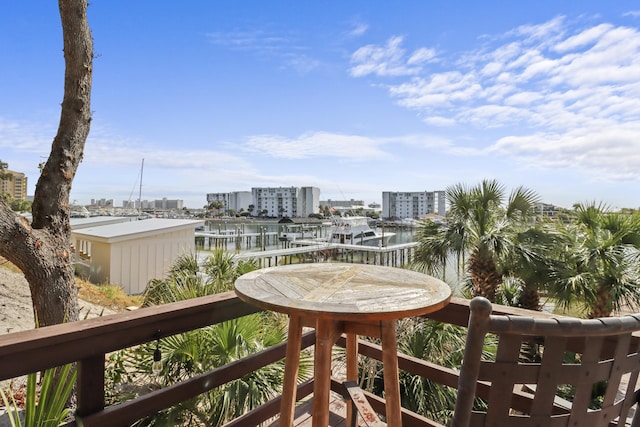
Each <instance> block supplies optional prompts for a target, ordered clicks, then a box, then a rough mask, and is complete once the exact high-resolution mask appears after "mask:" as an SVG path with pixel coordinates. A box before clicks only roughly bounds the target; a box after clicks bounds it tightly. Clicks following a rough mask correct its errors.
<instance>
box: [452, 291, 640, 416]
mask: <svg viewBox="0 0 640 427" xmlns="http://www.w3.org/2000/svg"><path fill="white" fill-rule="evenodd" d="M470 308H471V316H470V317H469V330H468V336H467V344H466V347H465V354H464V360H463V365H462V368H461V371H460V381H459V388H458V400H457V401H456V408H455V411H454V417H453V420H452V423H451V425H452V427H469V426H500V427H508V426H515V427H526V426H545V427H546V426H553V427H555V426H559V427H561V426H562V427H563V426H590V427H604V426H609V425H618V421H617V420H619V425H621V426H624V425H625V422H626V419H627V415H628V414H629V410H630V408H631V407H633V406H634V405H636V396H637V395H638V393H637V392H636V389H635V386H636V382H637V381H638V371H640V356H639V354H638V352H639V350H640V347H639V346H640V339H637V337H636V338H633V339H632V334H633V333H634V332H636V331H640V314H638V315H632V316H623V317H617V318H603V319H588V320H581V319H571V318H558V319H539V318H533V317H523V316H512V315H509V316H504V315H491V304H490V303H489V302H488V301H487V300H485V299H484V298H474V299H473V300H472V301H471V303H470ZM487 334H491V335H490V336H491V337H492V336H493V334H495V335H496V336H497V337H498V340H497V342H498V347H497V351H496V355H495V360H487V359H485V358H483V345H484V342H485V338H486V337H487ZM491 339H493V338H491ZM477 381H486V382H488V383H490V388H489V396H488V398H487V400H486V402H485V405H486V411H483V412H480V413H478V412H473V415H472V408H473V406H474V397H475V384H476V383H477ZM625 383H628V386H627V387H626V389H625V387H624V386H622V385H623V384H625ZM593 390H603V391H604V393H599V395H601V396H603V399H602V402H601V405H600V407H598V406H597V404H595V405H594V401H593V397H592V396H593V394H592V391H593ZM522 393H525V395H526V393H530V394H531V395H533V398H532V400H531V403H530V404H526V403H523V399H522V398H519V399H514V395H515V394H517V395H519V396H520V395H521V394H522ZM566 399H569V401H567V400H566ZM636 406H637V405H636ZM636 418H638V419H634V423H637V424H634V425H637V426H638V427H640V417H636Z"/></svg>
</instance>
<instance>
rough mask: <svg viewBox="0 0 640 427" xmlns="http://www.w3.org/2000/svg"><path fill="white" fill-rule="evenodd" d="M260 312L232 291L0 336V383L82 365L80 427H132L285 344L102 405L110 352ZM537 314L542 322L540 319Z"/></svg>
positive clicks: (301, 392) (447, 314)
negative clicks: (36, 373)
mask: <svg viewBox="0 0 640 427" xmlns="http://www.w3.org/2000/svg"><path fill="white" fill-rule="evenodd" d="M257 311H258V309H256V308H254V307H253V306H250V305H248V304H246V303H244V302H242V301H241V300H240V299H238V298H237V297H236V296H235V294H234V293H233V292H227V293H223V294H217V295H212V296H207V297H201V298H196V299H192V300H188V301H182V302H177V303H172V304H166V305H161V306H155V307H149V308H142V309H139V310H135V311H130V312H124V313H118V314H113V315H109V316H104V317H98V318H94V319H87V320H82V321H78V322H73V323H69V324H63V325H55V326H50V327H46V328H40V329H34V330H30V331H23V332H16V333H12V334H7V335H0V380H5V379H10V378H15V377H19V376H21V375H25V374H28V373H30V372H38V371H41V370H44V369H48V368H52V367H55V366H60V365H63V364H66V363H77V368H78V381H77V410H76V416H77V419H80V420H81V424H82V425H83V426H86V427H93V426H126V425H130V424H132V423H133V422H135V421H137V420H139V419H142V418H145V417H147V416H150V415H153V414H155V413H157V412H158V411H160V410H162V409H166V408H170V407H172V406H174V405H176V404H178V403H180V402H183V401H185V400H188V399H190V398H193V397H195V396H197V395H199V394H201V393H204V392H205V391H208V390H211V389H213V388H216V387H219V386H221V385H224V384H226V383H228V382H231V381H234V380H236V379H239V378H241V377H242V376H244V375H246V374H248V373H250V372H253V371H255V370H258V369H260V368H262V367H264V366H267V365H269V364H270V363H273V362H276V361H278V360H280V359H282V358H284V356H285V345H286V343H283V344H280V345H277V346H274V347H270V348H268V349H266V350H264V351H263V352H260V353H257V354H254V355H252V356H249V357H246V358H244V359H241V360H238V361H235V362H233V363H230V364H228V365H225V366H221V367H219V368H216V369H214V370H213V371H210V372H207V373H204V374H202V375H199V376H196V377H193V378H190V379H189V380H186V381H184V382H181V383H178V384H175V385H172V386H169V387H165V388H162V389H160V390H156V391H153V392H151V393H149V394H146V395H144V396H141V397H138V398H136V399H134V400H131V401H127V402H124V403H120V404H117V405H113V406H108V407H105V389H104V380H105V355H106V354H108V353H110V352H113V351H117V350H120V349H124V348H128V347H131V346H136V345H140V344H143V343H146V342H151V341H154V340H155V339H157V338H163V337H167V336H170V335H174V334H177V333H182V332H186V331H190V330H194V329H199V328H202V327H205V326H208V325H212V324H216V323H219V322H224V321H226V320H231V319H235V318H238V317H242V316H246V315H248V314H252V313H255V312H257ZM494 312H496V313H510V314H519V313H523V312H524V311H523V310H518V309H511V308H506V307H499V306H496V307H495V310H494ZM526 313H527V314H529V315H530V314H531V312H526ZM538 315H540V316H545V314H542V313H539V314H538ZM429 317H430V318H433V319H435V320H438V321H442V322H446V323H451V324H454V325H458V326H463V327H466V325H467V322H468V318H469V306H468V301H467V300H464V299H459V298H454V299H453V300H452V301H451V303H450V304H449V305H448V306H447V307H446V308H444V309H443V310H440V311H438V312H436V313H433V314H431V315H430V316H429ZM343 341H344V340H343ZM314 342H315V334H314V333H313V332H311V333H308V334H306V335H305V336H304V337H303V342H302V348H306V347H309V346H312V345H313V344H314ZM338 345H341V343H340V342H339V343H338ZM342 345H344V342H342ZM359 351H360V353H361V354H363V355H366V356H369V357H373V358H379V357H381V350H380V348H379V347H378V346H376V345H374V344H371V343H367V342H364V341H361V343H360V345H359ZM399 359H400V360H399V367H400V369H402V370H405V371H408V372H410V373H413V374H417V375H421V376H424V377H426V378H429V379H432V380H434V381H436V382H439V383H442V384H445V385H449V386H451V387H456V386H457V372H456V371H455V370H452V369H448V368H444V367H442V366H438V365H434V364H432V363H429V362H428V361H424V360H420V359H416V358H412V357H409V356H405V355H399ZM312 388H313V386H312V382H311V381H309V382H306V383H303V384H301V385H300V386H299V388H298V399H301V398H303V397H305V396H307V395H309V394H310V393H311V392H312ZM332 388H333V389H334V390H335V391H337V392H341V388H340V385H339V383H338V382H337V381H333V384H332ZM370 397H371V400H372V405H373V407H374V408H375V409H376V410H377V411H380V412H384V400H382V399H379V398H376V397H375V396H370ZM278 411H279V398H277V399H275V400H272V401H270V402H268V403H266V404H264V405H262V406H261V407H259V408H257V409H256V410H254V411H252V412H250V413H248V414H245V415H243V416H242V417H240V418H238V419H236V420H234V421H233V422H231V423H230V424H228V425H229V426H249V425H257V424H259V423H261V422H263V421H265V420H268V419H269V418H271V417H273V416H275V415H277V414H278ZM403 422H405V424H406V425H407V426H438V425H439V424H437V423H435V422H433V421H430V420H428V419H426V418H424V417H422V416H419V415H417V414H414V413H411V412H409V411H403ZM75 425H80V422H76V421H74V422H71V423H69V424H68V426H75Z"/></svg>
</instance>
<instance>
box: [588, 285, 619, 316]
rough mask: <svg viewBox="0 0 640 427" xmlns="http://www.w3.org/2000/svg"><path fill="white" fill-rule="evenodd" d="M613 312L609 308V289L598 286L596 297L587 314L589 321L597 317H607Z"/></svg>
mask: <svg viewBox="0 0 640 427" xmlns="http://www.w3.org/2000/svg"><path fill="white" fill-rule="evenodd" d="M612 312H613V308H612V307H611V289H609V287H608V286H602V285H600V286H598V289H597V290H596V297H595V302H594V304H593V306H592V307H591V311H590V312H589V319H597V318H599V317H609V316H611V313H612Z"/></svg>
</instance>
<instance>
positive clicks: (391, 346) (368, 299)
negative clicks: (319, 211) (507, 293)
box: [235, 263, 451, 427]
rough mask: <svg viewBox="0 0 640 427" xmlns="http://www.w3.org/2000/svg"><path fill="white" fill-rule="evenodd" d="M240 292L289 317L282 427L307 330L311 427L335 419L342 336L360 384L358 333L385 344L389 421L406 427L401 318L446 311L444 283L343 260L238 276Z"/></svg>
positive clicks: (288, 418) (290, 410)
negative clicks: (310, 333) (335, 356)
mask: <svg viewBox="0 0 640 427" xmlns="http://www.w3.org/2000/svg"><path fill="white" fill-rule="evenodd" d="M235 290H236V294H237V295H238V297H239V298H240V299H241V300H243V301H245V302H247V303H250V304H252V305H255V306H257V307H260V308H262V309H266V310H271V311H276V312H280V313H286V314H288V315H289V332H288V342H287V353H286V360H285V374H284V384H283V391H282V403H281V410H280V426H287V427H288V426H292V425H293V417H294V410H295V402H296V383H297V377H298V364H299V361H300V346H301V339H302V327H303V326H311V327H314V328H315V329H316V344H315V352H314V357H315V359H314V385H313V405H312V418H313V423H312V425H313V427H320V426H322V427H325V426H327V425H328V422H329V393H330V386H331V351H332V348H333V345H334V344H335V342H336V341H337V339H338V338H339V337H340V335H341V334H343V333H345V334H346V336H347V373H346V376H347V380H357V375H358V365H357V356H358V348H357V342H358V341H357V336H358V335H365V336H370V337H375V338H380V339H381V341H382V363H383V367H384V389H385V399H386V418H387V423H388V425H390V426H401V425H402V421H401V408H400V386H399V381H398V356H397V348H396V345H397V344H396V327H395V323H396V320H397V319H401V318H405V317H412V316H420V315H424V314H427V313H431V312H434V311H436V310H440V309H441V308H443V307H444V306H446V305H447V304H448V303H449V300H450V298H451V289H450V288H449V286H448V285H447V284H446V283H444V282H443V281H441V280H438V279H436V278H434V277H431V276H428V275H426V274H422V273H418V272H415V271H411V270H405V269H401V268H393V267H383V266H376V265H366V264H343V263H320V264H292V265H286V266H278V267H270V268H264V269H261V270H255V271H252V272H250V273H247V274H245V275H243V276H241V277H240V278H238V279H237V280H236V282H235ZM351 416H353V415H351V414H350V413H349V416H348V417H351Z"/></svg>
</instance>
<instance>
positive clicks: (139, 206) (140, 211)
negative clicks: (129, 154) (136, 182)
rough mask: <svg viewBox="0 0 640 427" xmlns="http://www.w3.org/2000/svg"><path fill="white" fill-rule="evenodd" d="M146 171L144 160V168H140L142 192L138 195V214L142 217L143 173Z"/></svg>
mask: <svg viewBox="0 0 640 427" xmlns="http://www.w3.org/2000/svg"><path fill="white" fill-rule="evenodd" d="M143 171H144V159H142V166H140V192H139V193H138V210H139V211H138V212H139V215H142V172H143Z"/></svg>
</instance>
